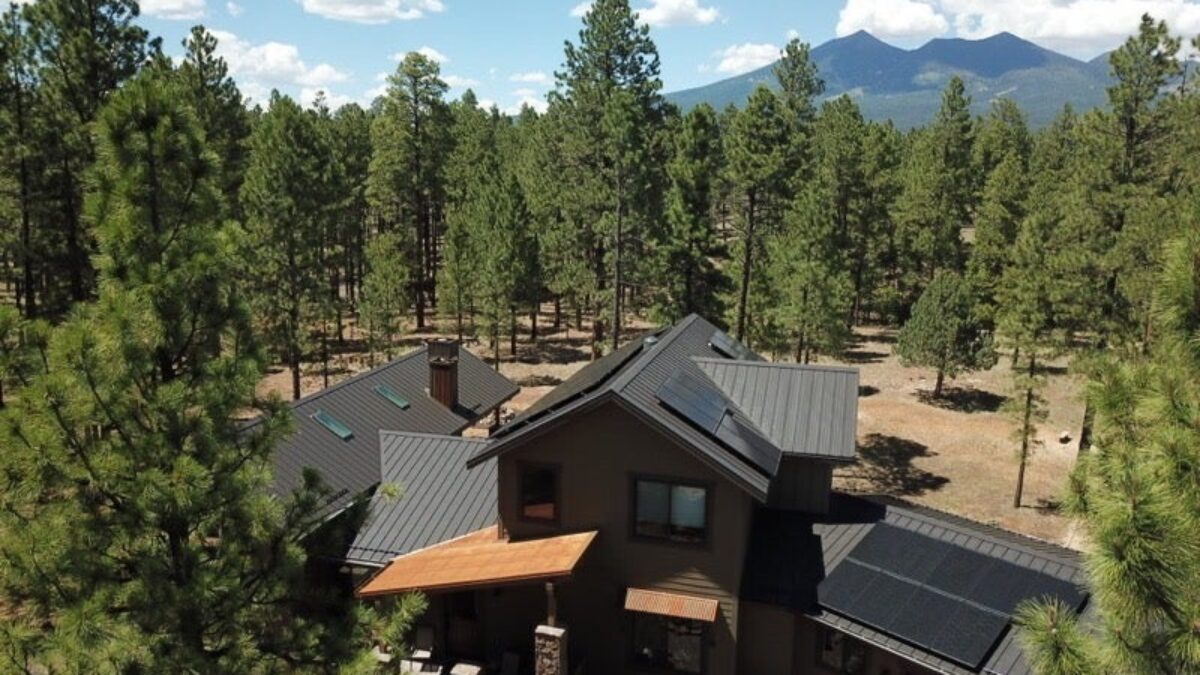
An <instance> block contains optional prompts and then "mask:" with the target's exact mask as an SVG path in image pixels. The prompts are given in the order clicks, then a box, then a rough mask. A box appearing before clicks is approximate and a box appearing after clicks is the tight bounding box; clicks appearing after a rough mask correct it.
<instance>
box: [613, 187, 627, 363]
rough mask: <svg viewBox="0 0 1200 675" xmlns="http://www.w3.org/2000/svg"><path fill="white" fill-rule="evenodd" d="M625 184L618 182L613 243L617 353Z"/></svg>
mask: <svg viewBox="0 0 1200 675" xmlns="http://www.w3.org/2000/svg"><path fill="white" fill-rule="evenodd" d="M624 199H625V195H624V184H623V182H622V181H620V180H618V181H617V228H616V237H615V238H614V241H613V311H612V348H613V351H614V352H615V351H617V348H618V347H620V346H621V291H622V285H621V248H622V246H621V236H622V232H621V229H622V227H623V226H624V220H623V218H624V216H625V208H624Z"/></svg>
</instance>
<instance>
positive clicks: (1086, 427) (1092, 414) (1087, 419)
mask: <svg viewBox="0 0 1200 675" xmlns="http://www.w3.org/2000/svg"><path fill="white" fill-rule="evenodd" d="M1095 418H1096V409H1095V408H1093V407H1092V399H1091V398H1090V397H1088V396H1084V398H1083V423H1082V424H1081V425H1080V428H1079V452H1078V453H1077V456H1081V455H1083V454H1085V453H1086V452H1087V451H1088V450H1091V449H1092V425H1093V424H1094V423H1095Z"/></svg>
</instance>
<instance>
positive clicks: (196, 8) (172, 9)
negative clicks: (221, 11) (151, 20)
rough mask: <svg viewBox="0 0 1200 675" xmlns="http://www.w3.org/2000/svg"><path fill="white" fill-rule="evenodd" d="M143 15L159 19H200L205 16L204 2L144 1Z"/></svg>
mask: <svg viewBox="0 0 1200 675" xmlns="http://www.w3.org/2000/svg"><path fill="white" fill-rule="evenodd" d="M140 6H141V8H142V14H145V15H146V16H153V17H156V18H159V19H199V18H200V17H202V16H204V10H205V6H204V0H142V2H141V3H140Z"/></svg>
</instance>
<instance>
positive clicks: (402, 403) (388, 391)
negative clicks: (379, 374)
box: [375, 384, 409, 410]
mask: <svg viewBox="0 0 1200 675" xmlns="http://www.w3.org/2000/svg"><path fill="white" fill-rule="evenodd" d="M375 393H376V394H379V395H380V396H382V397H384V398H386V399H387V400H389V401H391V402H392V404H393V405H395V406H396V407H397V408H399V409H401V410H408V406H409V403H408V399H406V398H404V397H403V396H401V395H400V392H398V391H396V390H395V389H392V388H391V387H389V386H387V385H386V384H381V385H378V386H376V387H375Z"/></svg>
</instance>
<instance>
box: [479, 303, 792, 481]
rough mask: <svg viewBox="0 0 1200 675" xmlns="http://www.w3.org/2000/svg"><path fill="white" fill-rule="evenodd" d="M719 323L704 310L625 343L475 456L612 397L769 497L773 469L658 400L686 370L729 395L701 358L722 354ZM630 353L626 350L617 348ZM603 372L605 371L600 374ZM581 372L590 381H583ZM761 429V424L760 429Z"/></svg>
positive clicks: (744, 420)
mask: <svg viewBox="0 0 1200 675" xmlns="http://www.w3.org/2000/svg"><path fill="white" fill-rule="evenodd" d="M717 332H718V329H717V328H716V327H715V326H713V325H712V324H711V323H709V322H707V321H705V320H704V319H702V318H700V317H699V316H696V315H694V314H693V315H692V316H689V317H687V318H686V319H683V320H682V321H680V322H679V323H677V324H675V326H674V327H672V328H671V329H670V330H668V331H666V332H665V333H663V334H661V337H657V336H656V338H655V341H654V342H653V343H650V342H647V341H646V340H644V339H641V340H638V341H637V345H636V346H632V345H626V346H625V347H623V348H622V350H624V349H628V350H629V353H628V355H627V356H624V357H616V356H614V358H613V360H612V361H611V362H609V363H608V364H606V365H605V366H604V367H597V369H596V370H595V371H592V372H585V371H580V373H577V374H576V375H575V376H574V377H572V378H570V379H568V380H567V381H566V382H565V383H563V384H562V385H560V386H561V387H568V390H569V391H571V392H573V393H572V395H570V396H557V397H556V399H555V400H556V402H557V403H558V404H557V405H550V406H543V407H541V408H540V409H539V413H538V414H537V415H534V416H531V417H527V418H525V419H522V420H518V421H514V422H513V423H510V425H509V426H507V427H505V428H504V429H501V430H500V431H499V432H498V433H497V434H496V435H495V440H493V441H492V442H490V443H489V444H488V446H487V447H486V448H484V449H483V450H482V451H481V452H479V453H477V454H476V455H475V457H473V458H472V460H471V461H472V462H481V461H484V460H485V459H487V458H490V457H495V456H496V455H497V454H499V453H501V452H504V451H505V450H506V449H508V448H511V447H515V446H517V445H518V444H520V443H522V442H523V441H524V440H527V439H528V438H532V437H534V436H536V435H537V434H540V433H542V432H544V431H545V430H547V429H549V428H551V427H552V426H554V425H556V424H558V423H560V422H562V421H563V420H564V419H565V418H566V417H567V416H569V415H571V414H572V413H575V412H578V411H580V410H584V409H590V408H591V407H593V406H595V405H599V404H600V403H604V402H606V401H613V402H615V403H616V404H618V405H621V406H622V407H623V408H625V409H626V410H628V411H629V412H630V413H631V414H633V415H635V416H637V417H639V418H641V419H642V420H643V421H645V422H646V423H647V424H648V425H650V426H651V427H654V428H656V429H658V430H660V431H661V432H663V433H665V434H667V435H669V436H672V437H674V438H675V439H677V440H678V441H679V442H680V444H681V445H683V446H684V447H686V448H689V449H691V450H693V451H694V452H695V453H696V455H697V457H698V458H699V459H700V460H701V461H703V462H705V463H706V464H708V465H709V466H711V467H713V468H714V469H715V470H716V471H718V472H720V473H722V474H724V475H725V476H726V477H728V478H729V479H730V480H731V481H733V482H734V483H735V484H737V485H740V486H741V487H742V488H743V489H745V490H746V491H747V492H749V493H750V494H751V495H753V496H754V497H755V498H757V499H759V500H761V501H765V500H766V495H767V490H768V489H769V488H770V484H771V478H772V477H773V476H772V475H770V473H767V472H764V471H762V470H760V469H759V468H758V467H756V466H755V464H754V463H753V462H749V461H747V460H746V459H745V458H743V457H742V456H740V455H739V454H737V453H736V452H735V451H732V450H731V448H729V447H728V446H726V445H725V444H723V443H722V442H721V441H720V440H719V439H718V438H717V436H716V435H714V434H713V433H711V432H709V431H706V430H702V429H699V428H697V427H696V426H694V425H692V424H691V423H689V422H688V421H687V420H686V419H684V418H683V417H681V416H680V415H679V414H678V413H675V412H673V411H671V410H669V409H668V408H667V407H666V406H664V405H662V403H661V402H660V401H659V399H658V396H657V392H658V390H659V388H660V387H661V386H662V385H663V384H664V383H665V382H666V381H667V380H668V379H669V378H670V377H671V376H672V375H675V374H676V373H680V372H685V373H688V374H691V375H693V376H695V378H696V379H697V380H701V381H702V382H703V383H705V384H704V386H706V387H708V392H707V393H709V394H711V395H713V396H717V397H721V398H726V397H725V394H724V393H722V392H721V390H720V389H719V388H718V387H717V385H716V384H715V383H713V382H712V380H710V379H709V378H708V377H707V376H706V375H705V374H704V373H703V371H701V370H700V366H699V364H698V363H697V362H696V360H695V359H696V358H720V357H722V354H721V353H720V352H718V351H717V350H715V349H713V348H712V346H711V345H710V344H709V341H710V340H711V339H712V337H713V335H714V334H715V333H717ZM617 353H625V352H622V351H620V350H619V351H618V352H614V355H615V354H617ZM600 375H602V376H600ZM576 378H580V380H581V381H586V382H587V386H579V385H578V384H577V383H575V382H574V380H575V379H576ZM728 404H729V410H730V412H731V414H733V415H734V416H735V418H736V419H737V420H738V421H739V422H740V423H743V424H745V425H747V426H748V427H754V424H753V422H752V421H750V419H749V418H748V417H746V416H745V415H744V414H743V413H742V412H741V411H740V410H738V408H737V405H736V404H734V403H733V402H732V401H728ZM756 431H757V430H756Z"/></svg>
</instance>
